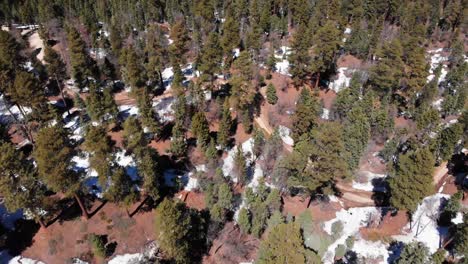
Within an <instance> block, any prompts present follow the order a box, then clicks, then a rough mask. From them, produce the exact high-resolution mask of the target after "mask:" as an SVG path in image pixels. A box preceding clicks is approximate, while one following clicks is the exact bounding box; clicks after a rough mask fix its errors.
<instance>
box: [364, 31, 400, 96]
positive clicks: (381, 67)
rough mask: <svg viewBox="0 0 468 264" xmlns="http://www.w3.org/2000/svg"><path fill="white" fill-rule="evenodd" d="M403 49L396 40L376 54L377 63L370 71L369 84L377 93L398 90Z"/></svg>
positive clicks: (386, 44)
mask: <svg viewBox="0 0 468 264" xmlns="http://www.w3.org/2000/svg"><path fill="white" fill-rule="evenodd" d="M402 56H403V47H402V46H401V43H400V41H399V40H398V39H395V40H393V41H392V42H390V43H385V44H384V46H383V47H382V49H380V50H379V51H378V53H377V57H379V58H380V59H379V61H378V63H377V64H376V65H375V66H373V67H372V68H371V69H370V74H369V83H370V85H371V86H372V87H373V88H374V89H375V90H376V91H378V92H379V93H381V94H387V93H389V92H393V91H395V90H397V89H398V88H399V82H400V78H401V76H402V73H403V67H404V63H403V60H402Z"/></svg>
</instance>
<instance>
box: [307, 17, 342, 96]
mask: <svg viewBox="0 0 468 264" xmlns="http://www.w3.org/2000/svg"><path fill="white" fill-rule="evenodd" d="M316 35H317V36H316V39H317V45H315V48H314V54H315V56H314V57H313V59H312V69H313V71H314V72H315V73H316V75H317V76H316V81H315V82H316V83H315V86H316V87H317V86H318V84H319V81H320V75H321V74H323V73H325V72H326V71H328V70H330V69H332V68H333V65H334V63H335V59H336V54H337V52H338V49H339V47H340V42H341V39H340V36H341V33H340V31H339V30H338V29H337V28H336V25H335V23H334V22H333V21H331V20H327V23H326V24H325V25H324V26H323V27H320V28H319V30H318V31H317V34H316Z"/></svg>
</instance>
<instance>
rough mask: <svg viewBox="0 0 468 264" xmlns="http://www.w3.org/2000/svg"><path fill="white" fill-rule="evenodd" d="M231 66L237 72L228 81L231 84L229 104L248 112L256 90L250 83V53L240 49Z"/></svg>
mask: <svg viewBox="0 0 468 264" xmlns="http://www.w3.org/2000/svg"><path fill="white" fill-rule="evenodd" d="M233 68H234V71H235V72H237V74H235V75H234V76H233V77H232V78H231V80H230V81H229V83H230V84H231V85H232V90H231V106H233V107H234V108H236V109H240V110H243V111H247V112H248V108H249V107H251V106H252V103H253V102H254V99H255V94H256V92H257V91H256V89H255V87H253V85H252V83H251V80H252V78H253V74H252V71H253V65H252V59H251V57H250V54H249V53H248V52H247V51H242V52H241V53H240V55H239V57H238V58H237V59H236V60H235V61H234V65H233Z"/></svg>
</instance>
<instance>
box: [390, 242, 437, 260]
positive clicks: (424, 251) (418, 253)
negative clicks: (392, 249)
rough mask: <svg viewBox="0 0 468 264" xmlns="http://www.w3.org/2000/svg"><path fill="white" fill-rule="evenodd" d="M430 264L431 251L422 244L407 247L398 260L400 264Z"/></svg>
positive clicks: (412, 244)
mask: <svg viewBox="0 0 468 264" xmlns="http://www.w3.org/2000/svg"><path fill="white" fill-rule="evenodd" d="M428 262H429V249H428V248H427V247H426V246H424V244H422V243H411V244H407V245H405V247H404V248H403V251H402V252H401V254H400V257H399V258H398V259H397V260H396V263H398V264H424V263H428Z"/></svg>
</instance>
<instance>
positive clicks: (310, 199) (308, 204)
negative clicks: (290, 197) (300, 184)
mask: <svg viewBox="0 0 468 264" xmlns="http://www.w3.org/2000/svg"><path fill="white" fill-rule="evenodd" d="M311 203H312V195H310V196H309V201H308V202H307V208H309V206H310V204H311Z"/></svg>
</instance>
